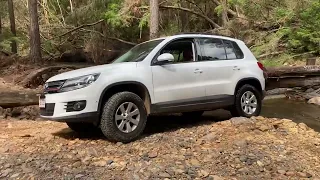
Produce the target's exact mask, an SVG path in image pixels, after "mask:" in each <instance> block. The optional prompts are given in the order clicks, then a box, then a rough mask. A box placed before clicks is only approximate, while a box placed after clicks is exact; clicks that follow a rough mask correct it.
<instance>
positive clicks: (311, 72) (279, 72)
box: [267, 66, 320, 78]
mask: <svg viewBox="0 0 320 180" xmlns="http://www.w3.org/2000/svg"><path fill="white" fill-rule="evenodd" d="M267 73H268V77H269V78H285V77H304V76H320V66H297V67H278V68H267Z"/></svg>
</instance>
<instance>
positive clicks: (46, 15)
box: [42, 0, 50, 25]
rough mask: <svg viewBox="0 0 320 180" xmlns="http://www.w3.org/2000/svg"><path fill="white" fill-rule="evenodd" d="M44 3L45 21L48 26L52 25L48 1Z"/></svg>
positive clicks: (45, 0) (44, 0)
mask: <svg viewBox="0 0 320 180" xmlns="http://www.w3.org/2000/svg"><path fill="white" fill-rule="evenodd" d="M42 2H43V3H42V4H43V15H44V21H45V23H46V24H47V25H48V24H50V21H49V15H48V11H49V6H48V1H47V0H43V1H42Z"/></svg>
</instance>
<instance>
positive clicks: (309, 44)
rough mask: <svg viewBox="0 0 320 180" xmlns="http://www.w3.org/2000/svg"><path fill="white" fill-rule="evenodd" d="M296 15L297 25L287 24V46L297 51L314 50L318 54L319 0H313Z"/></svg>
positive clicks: (319, 42) (319, 45) (319, 34)
mask: <svg viewBox="0 0 320 180" xmlns="http://www.w3.org/2000/svg"><path fill="white" fill-rule="evenodd" d="M296 17H299V18H300V22H297V26H292V25H291V26H288V28H289V29H290V31H289V32H288V41H289V47H290V48H291V49H292V50H294V51H297V52H306V51H307V52H315V53H318V54H320V1H318V0H314V1H313V2H312V3H311V4H310V6H309V7H308V8H306V9H302V10H301V11H300V12H299V13H298V14H297V15H296Z"/></svg>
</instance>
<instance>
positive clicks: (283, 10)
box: [0, 0, 320, 66]
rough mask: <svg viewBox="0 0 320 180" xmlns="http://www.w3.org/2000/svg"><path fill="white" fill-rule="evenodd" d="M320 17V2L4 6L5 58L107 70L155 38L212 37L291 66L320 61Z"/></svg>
mask: <svg viewBox="0 0 320 180" xmlns="http://www.w3.org/2000/svg"><path fill="white" fill-rule="evenodd" d="M150 7H151V8H150ZM319 12H320V1H319V0H172V1H167V0H150V1H149V0H148V1H147V0H1V1H0V51H1V52H2V54H6V55H15V56H17V57H27V58H23V59H24V61H28V62H29V61H31V62H36V63H39V62H50V61H64V62H75V61H80V62H82V61H85V62H91V63H95V64H103V63H108V62H110V61H111V60H113V59H114V58H115V57H117V56H119V55H120V54H122V53H123V52H124V51H126V50H127V49H129V48H131V47H132V46H134V45H135V44H137V43H141V42H143V41H146V40H148V39H150V38H155V37H162V36H169V35H174V34H181V33H205V34H217V35H224V36H229V37H234V38H238V39H241V40H243V41H244V42H245V43H246V44H247V45H248V47H250V49H251V50H252V51H253V52H254V54H255V55H256V56H257V57H258V59H259V60H260V61H262V62H263V63H264V64H265V65H266V66H280V65H290V64H296V63H299V62H304V63H305V61H304V59H305V58H310V57H317V56H319V54H320V13H319ZM150 19H151V20H150ZM152 19H153V21H152Z"/></svg>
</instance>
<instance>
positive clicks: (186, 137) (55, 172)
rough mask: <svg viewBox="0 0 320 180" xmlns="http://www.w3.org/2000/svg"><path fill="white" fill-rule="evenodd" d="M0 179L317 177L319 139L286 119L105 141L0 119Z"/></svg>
mask: <svg viewBox="0 0 320 180" xmlns="http://www.w3.org/2000/svg"><path fill="white" fill-rule="evenodd" d="M0 143H1V145H2V146H1V147H0V156H1V158H0V177H1V178H3V179H8V178H11V179H18V178H19V179H165V178H168V179H219V178H222V179H223V178H225V179H232V178H233V179H288V178H290V179H301V178H307V177H312V178H313V179H316V178H319V177H320V170H319V169H320V159H319V157H320V135H319V133H317V132H314V131H313V130H312V129H309V128H308V127H306V126H305V125H304V124H299V125H297V124H296V123H293V122H292V121H290V120H276V119H265V118H262V117H259V118H257V119H251V120H250V119H245V118H240V119H232V120H228V121H221V122H214V121H212V118H211V119H209V118H206V117H204V118H202V119H201V120H198V121H195V120H191V119H185V118H182V117H174V116H172V117H157V118H151V119H150V120H149V122H148V125H147V130H146V132H145V134H144V136H143V137H142V138H141V139H139V140H137V141H135V142H133V143H129V144H121V143H116V144H114V143H110V142H108V141H106V140H105V139H104V138H103V136H102V135H101V134H100V133H90V134H77V133H75V132H72V131H71V130H70V129H68V128H67V126H66V125H65V124H63V123H55V122H46V121H17V120H13V119H12V120H1V121H0Z"/></svg>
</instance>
